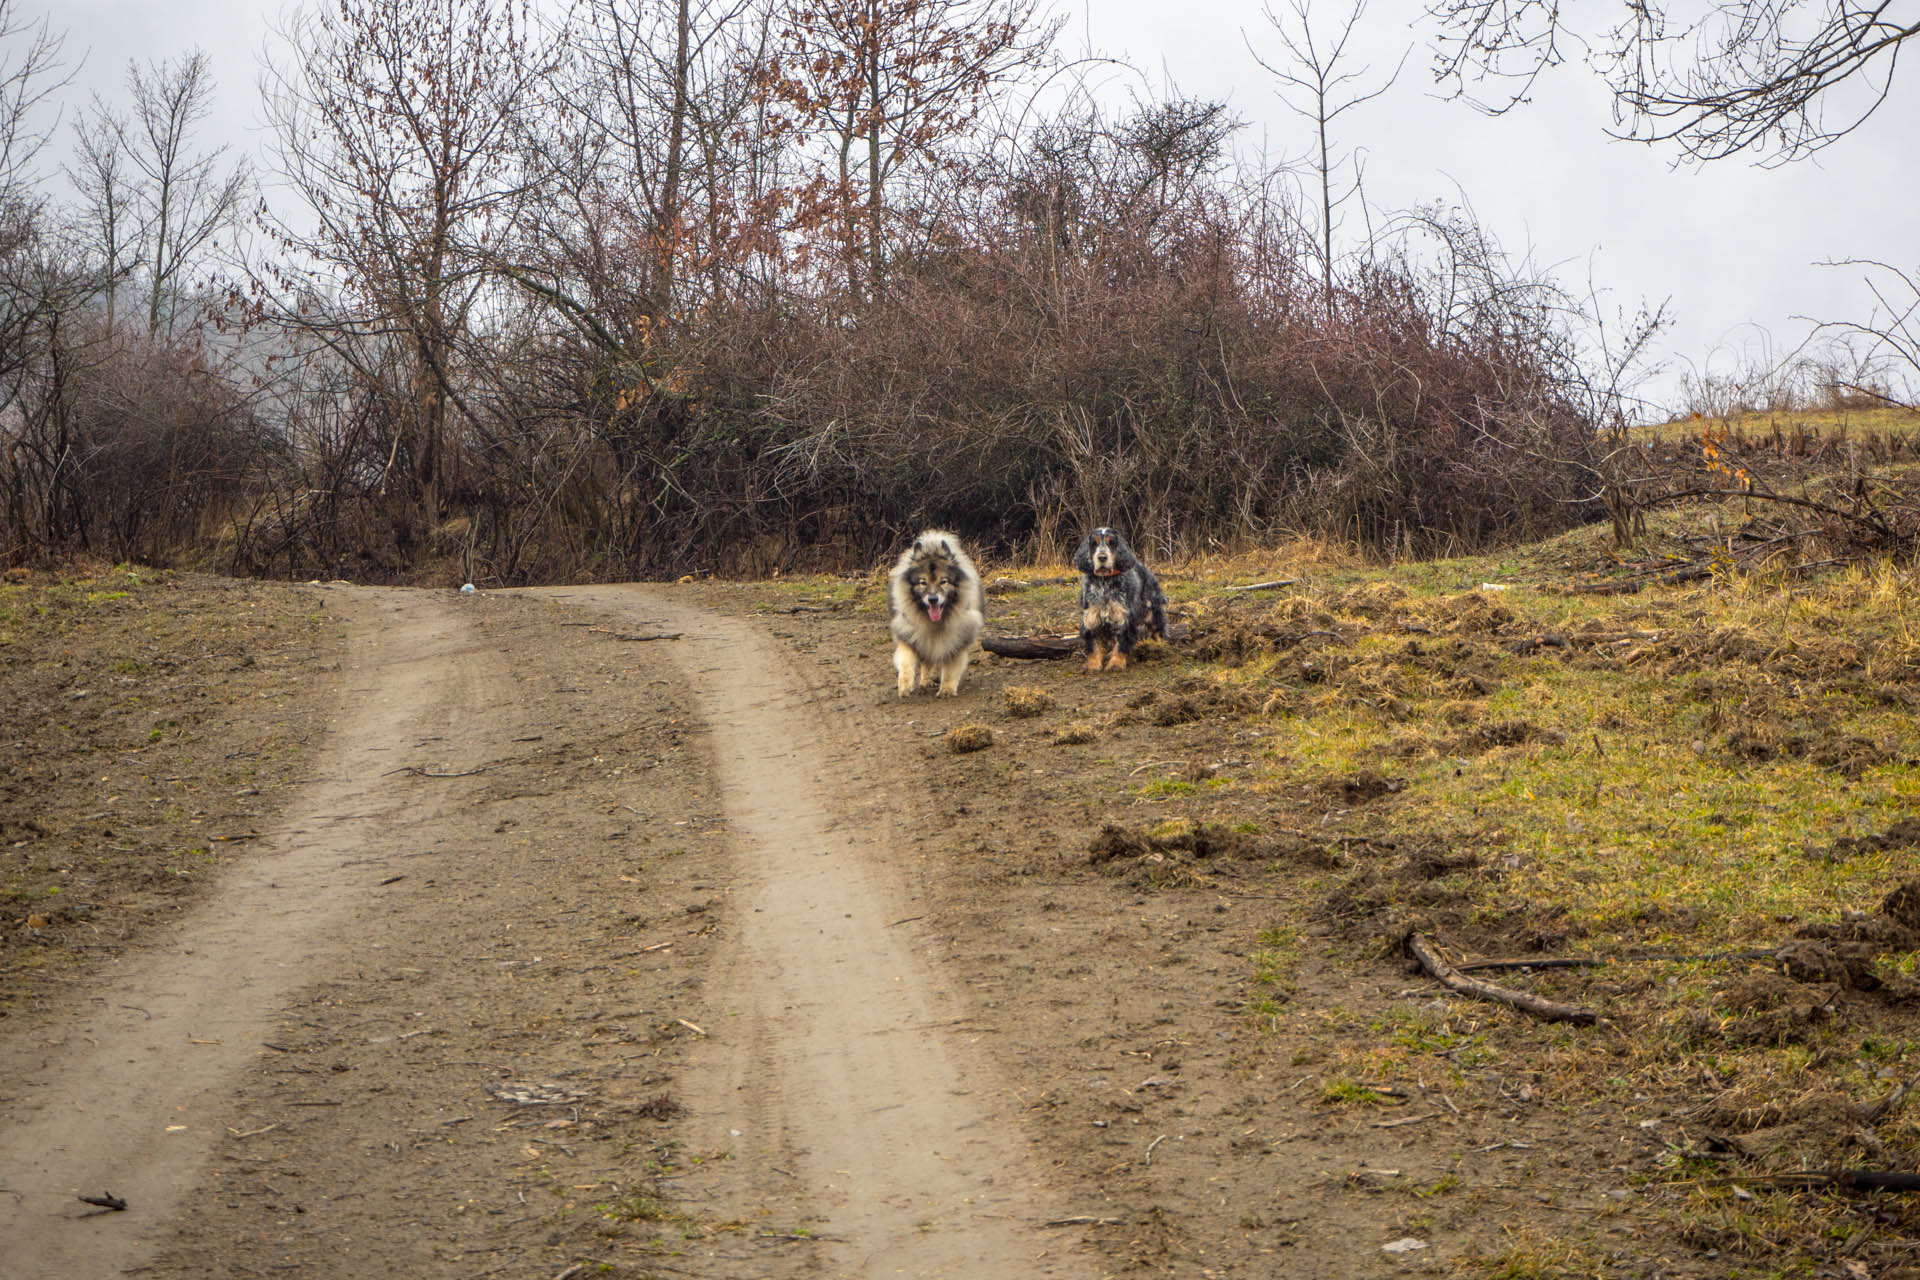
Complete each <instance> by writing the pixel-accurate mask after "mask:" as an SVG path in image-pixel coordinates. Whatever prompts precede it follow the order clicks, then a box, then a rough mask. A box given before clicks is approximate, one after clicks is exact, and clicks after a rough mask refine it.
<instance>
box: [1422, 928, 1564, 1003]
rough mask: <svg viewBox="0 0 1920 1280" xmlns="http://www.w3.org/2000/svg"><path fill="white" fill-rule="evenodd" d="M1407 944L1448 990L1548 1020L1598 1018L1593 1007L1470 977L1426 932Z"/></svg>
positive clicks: (1435, 978) (1434, 977)
mask: <svg viewBox="0 0 1920 1280" xmlns="http://www.w3.org/2000/svg"><path fill="white" fill-rule="evenodd" d="M1406 946H1407V953H1408V954H1409V955H1411V956H1412V957H1413V958H1414V959H1415V960H1417V961H1419V962H1420V967H1421V968H1422V969H1425V970H1426V971H1427V972H1428V973H1429V974H1431V975H1432V976H1433V979H1434V980H1435V981H1436V982H1438V983H1439V984H1440V985H1441V986H1443V987H1445V988H1447V989H1448V990H1449V991H1458V992H1459V993H1460V994H1461V995H1463V996H1472V997H1473V998H1474V999H1476V1000H1490V1001H1492V1002H1493V1003H1495V1004H1504V1005H1507V1006H1509V1007H1511V1008H1514V1009H1518V1010H1520V1012H1522V1013H1529V1014H1532V1015H1533V1016H1534V1017H1536V1018H1542V1019H1545V1020H1546V1021H1548V1022H1573V1023H1578V1024H1580V1025H1582V1026H1588V1025H1591V1024H1592V1023H1594V1022H1596V1021H1598V1018H1597V1017H1596V1016H1595V1015H1594V1013H1593V1012H1592V1011H1591V1010H1587V1009H1581V1008H1577V1007H1575V1006H1573V1005H1570V1004H1559V1003H1557V1002H1555V1001H1552V1000H1544V999H1542V998H1541V997H1539V996H1534V995H1528V994H1527V993H1526V992H1524V991H1515V990H1514V989H1513V988H1511V987H1502V986H1496V985H1495V984H1494V983H1491V982H1482V981H1480V980H1479V979H1478V978H1469V977H1468V976H1467V975H1466V974H1464V973H1461V972H1460V971H1459V970H1458V969H1456V968H1454V967H1453V965H1451V964H1450V963H1448V962H1447V958H1446V957H1445V956H1443V955H1441V954H1440V949H1439V948H1438V947H1436V946H1434V945H1433V943H1432V942H1431V941H1430V940H1429V939H1428V938H1427V936H1426V935H1425V934H1422V933H1409V934H1408V935H1407V942H1406Z"/></svg>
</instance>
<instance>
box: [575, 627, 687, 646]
mask: <svg viewBox="0 0 1920 1280" xmlns="http://www.w3.org/2000/svg"><path fill="white" fill-rule="evenodd" d="M587 630H589V631H591V632H593V633H595V634H596V635H603V636H612V637H613V638H614V639H615V640H631V641H634V642H636V643H637V642H639V641H642V640H678V639H679V638H680V637H681V636H682V635H683V634H685V633H684V632H680V631H656V632H654V633H653V634H652V635H650V636H638V635H634V634H633V633H632V632H630V631H609V630H607V628H605V627H588V628H587Z"/></svg>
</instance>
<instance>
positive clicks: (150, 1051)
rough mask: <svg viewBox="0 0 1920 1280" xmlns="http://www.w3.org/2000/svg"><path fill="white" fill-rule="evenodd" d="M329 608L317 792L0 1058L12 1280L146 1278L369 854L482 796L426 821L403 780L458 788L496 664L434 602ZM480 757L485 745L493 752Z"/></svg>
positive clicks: (427, 813) (381, 596) (367, 885)
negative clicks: (346, 635) (332, 671)
mask: <svg viewBox="0 0 1920 1280" xmlns="http://www.w3.org/2000/svg"><path fill="white" fill-rule="evenodd" d="M329 600H330V603H334V604H337V606H338V607H339V608H340V610H341V611H342V612H343V613H344V614H346V616H347V617H348V618H349V619H351V620H352V622H353V623H354V625H355V630H356V632H357V637H356V643H354V644H352V645H350V646H349V650H348V656H347V659H346V661H345V665H344V667H343V670H342V675H341V677H340V683H341V687H342V708H343V709H342V711H341V712H340V713H339V714H340V716H341V720H340V722H339V723H338V725H337V727H336V728H335V729H334V731H333V734H332V737H331V740H330V742H329V743H328V745H327V746H326V747H325V748H324V750H323V754H322V755H321V757H320V759H319V760H318V762H317V763H316V768H315V776H316V781H314V782H312V783H310V784H308V785H307V786H305V787H302V788H301V789H300V790H299V792H298V793H296V795H295V797H294V798H293V800H292V801H291V803H290V805H289V808H288V810H287V817H286V819H285V820H284V821H283V822H282V823H281V824H280V826H279V829H278V830H277V831H276V832H275V833H273V834H272V835H270V836H269V838H268V839H267V840H265V841H264V842H263V844H262V846H261V847H260V849H259V850H258V852H257V853H256V854H255V855H254V856H252V857H250V858H248V859H246V860H245V861H244V862H242V863H240V864H239V865H237V866H235V867H234V868H233V869H232V870H231V871H230V872H229V873H228V875H227V878H226V879H225V880H224V881H223V882H222V884H221V885H220V886H219V887H218V888H217V889H216V890H215V892H214V895H213V896H212V897H211V898H210V899H209V900H207V901H206V902H205V903H203V904H202V905H201V906H200V907H199V908H197V909H195V910H194V911H193V912H192V913H190V914H189V915H188V916H187V917H186V918H185V919H183V920H182V921H181V922H180V923H179V924H177V925H176V926H174V927H172V928H171V929H169V930H168V931H166V932H165V933H164V934H163V935H161V936H159V937H157V938H155V939H154V940H153V942H152V943H151V944H150V945H148V946H143V947H140V948H136V949H130V950H129V951H128V952H127V953H126V955H125V956H123V957H122V958H121V959H120V961H119V962H118V965H117V966H116V967H114V968H111V969H109V970H107V971H104V972H102V973H100V974H99V975H97V980H98V981H99V982H100V983H101V984H102V988H103V989H102V990H101V993H100V994H99V995H97V996H96V997H95V1002H94V1003H95V1008H94V1011H93V1012H92V1013H91V1014H90V1015H89V1016H87V1017H85V1018H84V1019H82V1020H81V1021H79V1022H77V1023H71V1024H67V1025H50V1026H47V1027H46V1028H44V1029H43V1030H41V1031H39V1032H38V1034H23V1035H19V1036H16V1037H13V1038H12V1039H11V1040H10V1042H9V1044H8V1047H7V1049H6V1051H5V1052H4V1053H0V1081H4V1082H5V1084H4V1090H5V1094H6V1105H5V1110H4V1113H0V1241H4V1242H5V1251H6V1275H7V1276H8V1277H9V1280H14V1278H20V1280H24V1278H25V1277H36V1276H38V1277H49V1278H59V1280H66V1278H68V1277H77V1276H108V1275H115V1274H119V1273H121V1272H123V1271H128V1270H134V1269H138V1268H140V1267H142V1266H143V1265H144V1264H145V1263H146V1262H147V1260H148V1259H149V1258H150V1257H151V1256H152V1255H153V1253H154V1252H155V1250H156V1249H157V1248H159V1247H160V1245H161V1244H162V1243H163V1242H164V1240H165V1237H166V1233H167V1231H168V1230H169V1228H170V1227H171V1225H172V1223H173V1221H174V1220H175V1217H176V1212H177V1210H178V1208H179V1207H180V1205H181V1203H182V1200H183V1197H185V1196H186V1194H187V1193H188V1192H190V1191H191V1190H193V1189H194V1188H195V1187H196V1186H197V1185H199V1183H200V1181H201V1179H202V1177H203V1175H204V1170H205V1166H206V1163H207V1160H208V1156H209V1152H210V1151H211V1150H212V1148H213V1146H214V1144H215V1142H216V1140H217V1139H218V1138H219V1137H220V1136H221V1129H222V1127H221V1122H220V1120H219V1119H218V1118H217V1117H219V1116H220V1115H221V1114H222V1112H221V1108H220V1105H219V1104H220V1103H221V1102H222V1100H223V1099H224V1097H225V1094H226V1091H227V1089H228V1088H230V1087H231V1084H232V1082H233V1081H234V1080H235V1079H236V1078H237V1077H239V1076H240V1075H241V1074H242V1073H243V1072H244V1071H246V1070H247V1068H248V1066H249V1064H251V1063H252V1062H254V1061H255V1060H256V1059H257V1058H258V1057H259V1056H260V1051H261V1041H262V1040H263V1039H264V1038H266V1037H267V1036H268V1034H269V1030H270V1028H271V1027H272V1026H273V1025H274V1021H275V1018H276V1017H277V1015H279V1014H280V1012H281V1011H282V1008H283V1006H284V1004H285V1001H286V999H287V997H288V996H289V994H290V993H291V992H292V991H294V990H295V989H296V988H298V987H300V986H301V985H302V984H304V983H305V982H307V981H308V980H309V977H310V973H309V971H308V970H309V965H310V963H311V962H312V961H314V960H315V958H316V957H317V956H319V955H321V954H322V953H323V952H324V951H325V949H326V946H327V942H328V939H329V938H330V937H333V936H336V935H338V934H339V933H341V932H342V931H343V930H345V929H346V928H347V926H348V923H349V920H350V917H351V915H352V913H353V912H354V911H355V910H356V908H357V907H358V906H360V905H361V904H364V903H365V902H366V901H367V900H368V899H369V897H370V893H371V891H372V890H373V889H374V888H375V887H376V886H377V885H378V884H379V883H380V881H381V880H382V878H383V877H384V875H385V873H386V870H387V869H386V868H385V867H384V866H382V865H380V863H379V860H378V859H377V858H375V857H370V856H369V855H370V853H373V852H376V851H377V850H378V849H379V848H380V847H381V846H382V845H383V843H390V842H392V841H394V840H395V839H399V838H402V837H403V836H404V835H405V833H406V832H408V831H409V829H411V828H413V827H415V826H417V825H419V824H429V823H431V822H433V821H434V820H435V818H436V816H437V815H439V814H443V813H445V812H447V811H449V810H450V809H451V808H453V807H456V806H459V805H461V804H463V803H464V802H465V801H466V798H467V797H468V796H469V795H470V793H471V791H472V789H473V784H471V783H468V782H466V781H464V780H460V779H453V780H450V781H448V782H445V783H442V784H440V786H439V787H438V788H436V789H435V790H434V791H433V792H432V793H431V799H429V800H427V801H425V802H422V800H421V798H420V793H419V791H418V790H417V789H412V788H408V787H406V786H405V785H403V780H401V779H399V778H397V777H395V776H393V775H395V774H397V773H398V772H399V771H400V768H401V767H402V766H403V765H407V764H411V763H412V762H414V761H415V760H417V759H419V758H420V757H421V756H422V755H425V756H426V757H427V758H431V759H434V760H435V762H436V764H437V765H438V766H439V767H440V768H441V769H443V770H444V771H445V772H447V773H457V772H459V771H460V770H461V769H463V768H465V767H467V762H465V761H461V760H457V759H447V758H445V757H446V755H447V753H448V752H449V751H453V750H455V749H456V748H454V747H452V746H451V745H450V744H453V743H455V742H459V741H461V740H462V738H463V731H465V730H467V729H468V728H469V727H470V726H472V725H474V724H477V723H480V722H481V721H483V720H484V718H485V716H486V714H487V713H488V710H489V708H488V707H487V705H486V704H487V699H488V697H489V693H488V690H489V689H490V688H491V687H496V686H497V685H498V683H499V682H498V680H497V677H496V674H495V673H497V670H498V667H499V662H500V660H499V658H498V657H497V655H494V654H491V653H486V652H484V651H479V650H477V649H476V648H475V646H474V644H473V638H472V635H471V629H470V628H469V626H468V624H467V623H465V622H464V621H462V620H461V619H459V618H458V617H456V616H455V615H454V614H453V613H451V612H450V611H449V609H448V608H447V605H446V603H445V602H444V601H441V600H438V599H436V598H435V597H434V596H432V595H429V594H426V593H422V592H405V591H383V592H371V591H353V592H339V593H334V594H331V595H330V597H329ZM443 739H444V740H445V741H444V743H443V742H442V740H443ZM471 740H472V741H473V742H474V743H476V744H477V747H478V749H481V750H484V749H485V748H486V746H487V745H488V744H487V739H486V735H484V734H478V735H472V736H471ZM428 744H433V745H432V746H428ZM474 749H476V747H475V746H468V747H464V748H459V750H465V751H472V750H474ZM336 945H337V943H336ZM107 1190H111V1191H112V1192H113V1193H114V1194H116V1195H119V1196H121V1197H123V1198H124V1199H125V1200H126V1201H127V1202H128V1205H129V1212H126V1213H110V1212H99V1213H90V1211H88V1210H87V1209H86V1206H84V1205H82V1204H80V1203H78V1202H77V1201H76V1199H75V1197H76V1196H77V1195H80V1194H88V1195H98V1194H100V1193H101V1192H103V1191H107Z"/></svg>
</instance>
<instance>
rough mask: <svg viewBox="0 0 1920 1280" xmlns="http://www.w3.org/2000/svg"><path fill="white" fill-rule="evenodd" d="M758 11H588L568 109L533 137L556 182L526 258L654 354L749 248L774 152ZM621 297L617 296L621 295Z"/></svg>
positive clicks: (684, 0) (706, 5) (535, 210)
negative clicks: (763, 97) (571, 284)
mask: <svg viewBox="0 0 1920 1280" xmlns="http://www.w3.org/2000/svg"><path fill="white" fill-rule="evenodd" d="M751 9H752V4H751V0H674V3H673V4H672V5H671V6H669V7H667V8H665V9H660V8H653V9H649V8H647V7H645V6H643V5H642V4H640V3H639V0H590V3H589V4H588V6H587V8H586V9H585V11H584V12H583V13H582V14H581V15H580V25H579V28H578V29H577V30H576V32H575V33H574V36H573V38H572V40H571V41H570V44H571V46H572V51H573V57H572V59H571V62H570V64H569V65H568V67H567V68H566V69H565V71H564V73H563V74H562V75H561V76H560V77H559V80H560V85H561V87H560V89H559V91H558V97H559V100H560V104H561V111H560V112H559V113H558V114H557V115H556V116H555V118H554V119H553V121H552V122H551V123H550V126H549V127H546V128H539V127H535V128H531V129H529V133H530V135H531V148H532V150H533V151H534V153H535V154H536V155H537V157H538V159H537V161H536V163H538V165H539V166H540V169H541V172H542V173H543V175H545V177H544V179H543V181H542V183H541V184H540V185H541V188H542V196H543V198H542V199H541V200H539V201H537V202H534V204H533V205H532V206H531V207H530V209H529V218H528V220H527V221H526V223H524V224H523V225H525V226H527V227H528V228H529V229H530V230H532V231H534V233H535V234H532V235H527V236H523V237H522V238H521V239H522V244H523V250H522V252H521V254H520V256H521V258H522V259H523V260H524V261H527V262H537V263H540V264H542V265H543V266H544V267H546V269H547V270H548V272H549V274H550V276H551V278H553V279H555V280H562V279H569V278H570V279H572V280H574V281H577V282H578V284H579V287H581V288H582V289H584V290H585V294H584V296H583V299H582V302H583V303H584V305H587V306H589V307H591V308H592V309H593V311H594V312H595V314H597V315H599V316H601V317H603V318H605V319H609V320H612V321H614V322H615V327H616V328H622V329H628V328H630V329H633V330H636V331H637V333H636V335H635V336H636V338H637V339H644V341H645V342H647V343H651V342H657V341H659V340H660V339H661V337H662V336H663V334H664V333H665V331H666V329H667V328H668V326H669V325H670V324H671V323H672V322H673V320H674V318H675V316H676V315H677V314H678V312H679V311H680V310H681V305H682V303H684V302H687V301H689V299H688V298H687V297H685V296H684V295H685V294H686V291H687V290H688V289H689V288H697V287H698V285H699V282H700V281H701V280H704V282H705V285H706V292H707V294H708V296H715V295H716V294H717V291H718V280H719V278H720V276H721V274H722V273H723V272H724V270H725V269H726V268H727V267H728V266H729V265H730V264H733V263H736V262H737V260H738V258H739V257H740V255H741V254H742V253H743V252H744V248H743V246H742V245H741V244H739V243H738V242H737V241H738V235H737V233H738V232H739V231H740V229H741V223H742V221H743V217H742V206H743V205H744V204H746V203H749V202H750V201H751V200H752V197H753V195H754V193H755V187H756V183H755V176H756V171H755V160H756V158H757V157H758V155H759V154H760V153H761V152H763V151H764V150H765V149H766V145H767V144H766V140H765V139H764V135H763V131H762V130H760V129H759V128H757V127H756V124H755V121H754V119H753V115H754V107H755V88H754V84H753V80H752V77H751V74H750V71H749V68H750V67H751V66H752V64H753V63H754V62H755V61H756V60H757V59H758V57H759V54H760V50H761V45H760V44H759V43H758V42H757V37H760V36H763V35H764V33H765V30H766V21H765V18H764V15H758V14H755V13H753V12H751ZM616 295H618V296H616Z"/></svg>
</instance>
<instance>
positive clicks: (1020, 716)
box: [1000, 684, 1053, 720]
mask: <svg viewBox="0 0 1920 1280" xmlns="http://www.w3.org/2000/svg"><path fill="white" fill-rule="evenodd" d="M1000 704H1001V706H1003V707H1004V708H1005V709H1006V712H1007V714H1008V715H1010V716H1012V717H1013V718H1014V719H1016V720H1028V719H1031V718H1033V717H1034V716H1043V715H1045V714H1046V713H1047V712H1049V711H1051V710H1053V695H1052V694H1050V693H1048V692H1047V691H1046V690H1045V689H1042V688H1040V687H1039V686H1038V685H1031V684H1010V685H1008V686H1007V687H1006V688H1004V689H1002V690H1001V691H1000Z"/></svg>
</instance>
